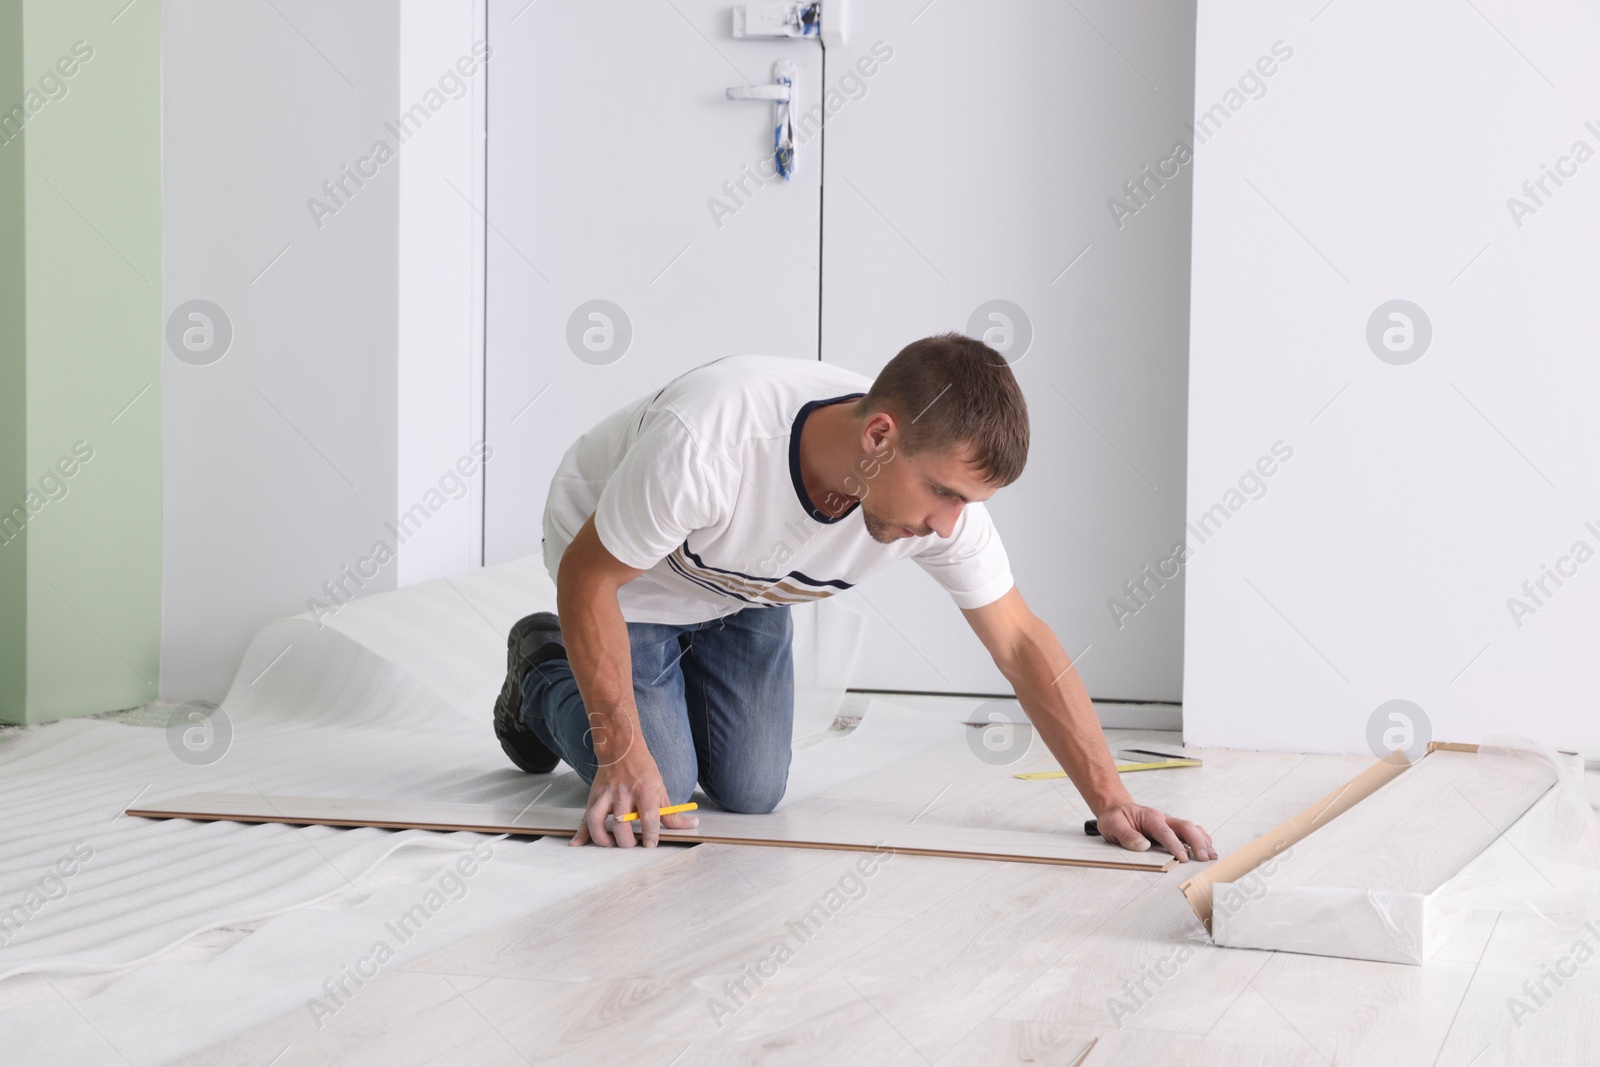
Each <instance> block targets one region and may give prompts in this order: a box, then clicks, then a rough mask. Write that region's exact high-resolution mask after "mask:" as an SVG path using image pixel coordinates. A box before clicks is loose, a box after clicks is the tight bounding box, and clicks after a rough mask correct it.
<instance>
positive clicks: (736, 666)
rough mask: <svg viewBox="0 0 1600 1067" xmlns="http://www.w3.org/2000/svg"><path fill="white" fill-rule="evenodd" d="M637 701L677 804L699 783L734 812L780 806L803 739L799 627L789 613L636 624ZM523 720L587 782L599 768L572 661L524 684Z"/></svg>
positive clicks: (538, 670)
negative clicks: (796, 655)
mask: <svg viewBox="0 0 1600 1067" xmlns="http://www.w3.org/2000/svg"><path fill="white" fill-rule="evenodd" d="M627 625H628V644H629V646H630V647H631V649H632V654H633V699H634V703H635V704H636V705H637V706H638V708H639V725H640V726H641V728H642V729H643V733H644V742H645V744H646V746H648V748H649V750H650V755H651V756H652V757H654V759H655V761H656V767H657V768H658V769H659V770H660V771H661V780H662V782H663V783H664V784H665V785H666V787H667V797H668V803H671V804H683V803H687V802H688V800H689V797H690V796H691V795H692V794H693V793H694V786H695V782H696V781H697V780H698V781H699V783H700V787H701V788H702V789H703V790H705V794H706V796H707V797H709V798H710V799H711V800H712V801H713V802H715V803H716V804H717V805H718V806H719V807H722V808H725V809H727V810H728V811H737V812H746V813H755V814H761V813H765V812H769V811H771V810H772V809H773V808H775V807H777V805H778V801H779V800H781V799H782V798H783V791H784V787H785V786H786V785H787V784H788V781H789V757H790V754H791V750H790V741H791V740H792V738H793V733H794V659H793V648H792V639H793V635H794V624H793V622H792V621H791V620H790V618H789V609H788V607H786V606H774V607H751V608H745V609H744V610H743V611H740V612H737V613H736V614H733V615H729V616H726V617H724V618H721V619H713V620H711V621H709V622H700V623H693V624H690V625H688V626H666V625H661V624H658V623H643V622H630V623H628V624H627ZM522 721H523V722H524V723H525V724H526V725H527V727H528V728H529V729H530V730H532V731H533V732H534V735H535V736H536V737H538V738H539V740H540V741H541V742H543V743H544V744H545V746H546V747H548V748H549V749H550V750H551V751H552V752H554V753H556V754H557V755H559V756H560V757H561V758H562V759H563V760H565V761H566V762H567V763H568V764H569V765H570V766H571V767H572V768H573V769H574V770H576V771H577V772H578V774H579V776H581V777H582V778H583V780H584V781H585V782H591V783H592V782H593V781H594V776H595V772H596V771H597V770H598V769H599V764H598V762H597V760H596V758H595V754H594V743H593V740H592V735H591V733H590V729H589V717H588V714H587V713H586V712H585V710H584V707H583V698H582V697H581V696H580V695H579V693H578V682H577V680H576V679H575V678H574V677H573V676H572V667H571V666H570V665H569V664H568V663H567V661H566V660H565V659H553V660H549V661H547V662H545V663H541V664H539V665H538V666H536V667H533V668H532V669H530V670H529V671H528V673H527V674H526V675H525V676H524V677H523V679H522Z"/></svg>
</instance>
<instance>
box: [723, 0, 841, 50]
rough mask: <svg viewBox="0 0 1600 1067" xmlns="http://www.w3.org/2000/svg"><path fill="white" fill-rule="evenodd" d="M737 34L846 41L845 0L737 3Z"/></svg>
mask: <svg viewBox="0 0 1600 1067" xmlns="http://www.w3.org/2000/svg"><path fill="white" fill-rule="evenodd" d="M733 35H734V36H735V37H790V38H807V37H809V38H815V39H819V40H821V41H822V43H823V44H824V45H842V44H844V41H845V0H805V2H785V0H764V2H761V3H754V4H735V5H734V8H733Z"/></svg>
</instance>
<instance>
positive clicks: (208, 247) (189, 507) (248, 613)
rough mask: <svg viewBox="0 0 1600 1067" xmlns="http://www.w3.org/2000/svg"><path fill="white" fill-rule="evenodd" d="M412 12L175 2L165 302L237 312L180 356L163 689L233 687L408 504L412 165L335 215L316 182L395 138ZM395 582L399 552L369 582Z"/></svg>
mask: <svg viewBox="0 0 1600 1067" xmlns="http://www.w3.org/2000/svg"><path fill="white" fill-rule="evenodd" d="M399 15H400V11H399V6H398V4H397V3H396V2H395V0H353V2H350V3H343V4H337V5H328V4H318V3H314V2H311V0H275V3H274V4H270V5H269V4H255V3H250V4H243V3H227V4H220V3H212V2H207V0H165V3H164V4H163V6H162V22H163V26H162V34H163V71H164V73H163V78H164V86H163V89H164V102H163V111H164V130H163V151H164V155H165V160H164V172H165V176H164V183H165V219H164V238H165V243H166V251H165V267H164V278H165V281H164V288H165V293H166V306H167V308H168V309H169V312H170V309H172V308H175V307H177V306H178V305H180V304H182V303H184V302H185V301H188V300H191V299H196V298H201V299H206V300H210V301H212V302H214V303H215V304H217V305H218V306H220V307H221V308H222V309H223V311H224V312H225V314H226V315H227V317H228V318H229V319H230V320H231V322H232V326H233V331H234V336H233V341H232V345H231V347H230V348H229V350H228V351H227V352H226V354H225V355H223V356H222V358H221V359H220V360H217V361H216V362H213V363H211V364H209V365H205V366H195V365H191V364H188V363H184V362H180V361H179V360H178V359H177V358H176V357H174V356H173V355H172V354H171V352H168V353H167V355H166V356H165V364H164V372H163V377H162V389H163V397H162V399H163V415H162V420H163V433H164V437H165V442H164V477H165V506H164V523H165V530H164V542H165V548H164V553H163V555H164V568H165V574H164V582H163V585H164V591H163V609H164V619H163V634H162V672H161V683H162V684H161V690H162V694H163V696H166V697H169V698H174V699H191V698H210V699H220V697H221V696H222V695H223V693H224V692H225V690H226V688H227V685H228V683H229V681H230V680H231V679H232V677H233V673H234V671H235V669H236V668H237V666H238V663H239V660H240V658H241V656H242V655H243V652H244V649H245V646H246V644H247V643H248V641H249V640H250V638H251V637H252V636H253V635H254V634H255V632H256V631H257V629H258V628H259V627H260V626H261V625H262V624H263V623H265V622H267V621H269V620H271V619H273V618H276V617H279V616H283V615H289V614H293V613H295V612H300V611H304V610H306V602H307V600H308V599H309V598H312V597H319V598H322V599H325V600H326V599H328V597H327V594H325V593H324V592H323V591H322V583H323V582H325V581H333V580H335V579H339V578H341V577H342V571H343V568H344V567H346V566H350V567H355V566H359V563H360V560H361V558H362V557H363V556H366V555H367V554H368V552H369V551H370V550H371V548H372V546H373V545H374V543H375V542H377V541H379V540H381V539H384V538H385V537H386V536H387V532H386V530H385V528H384V524H385V523H387V522H389V521H391V520H392V519H393V518H394V517H395V510H396V509H395V501H396V498H397V490H398V487H397V472H396V450H395V441H396V438H397V435H398V433H399V428H398V426H397V422H396V410H397V409H396V396H397V376H396V355H395V350H396V321H397V285H396V279H397V269H398V268H397V262H398V257H397V231H398V225H397V222H398V204H399V183H398V180H397V179H398V175H397V173H396V168H395V165H394V163H389V164H387V165H384V166H382V167H379V168H378V173H377V174H376V176H375V177H373V178H371V179H369V180H367V181H366V184H365V185H364V186H363V187H359V188H357V187H356V186H354V184H353V183H350V182H348V180H347V188H349V189H351V190H352V192H353V195H351V196H350V197H348V198H341V199H345V205H344V206H343V207H342V208H340V209H339V210H338V211H337V213H336V214H333V215H331V216H324V217H322V218H321V219H320V222H321V225H320V227H319V226H318V224H317V221H314V220H313V218H312V213H311V211H310V210H309V209H308V207H307V201H308V199H310V198H312V197H319V198H324V199H326V197H325V194H324V193H323V191H322V189H321V186H322V184H323V182H324V181H329V180H332V179H335V178H338V177H340V176H341V167H342V166H345V165H349V166H356V165H358V161H359V159H360V158H361V157H363V156H364V155H366V154H367V153H368V152H369V151H370V150H371V146H372V145H373V142H375V141H377V140H380V139H385V140H390V141H392V140H393V139H394V138H393V136H392V135H390V134H388V133H387V131H386V130H385V128H384V124H385V123H387V122H389V121H391V120H393V119H394V118H395V117H396V110H397V108H396V102H397V100H398V98H399V75H400V70H399V57H400V43H399V27H400V17H399ZM394 585H395V569H394V566H393V564H392V563H391V564H389V565H387V566H384V567H382V568H380V569H379V571H378V572H377V574H376V575H375V576H374V577H373V578H371V579H370V580H367V581H366V583H365V586H366V588H365V591H367V592H374V591H379V590H382V589H392V588H394ZM346 588H347V589H351V590H354V589H355V585H354V583H353V582H351V581H349V580H348V579H346ZM287 655H293V650H292V649H291V650H290V651H289V652H288V653H287Z"/></svg>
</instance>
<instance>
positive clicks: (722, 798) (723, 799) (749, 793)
mask: <svg viewBox="0 0 1600 1067" xmlns="http://www.w3.org/2000/svg"><path fill="white" fill-rule="evenodd" d="M702 784H703V783H702ZM788 784H789V776H788V775H787V774H782V775H779V776H777V777H776V778H768V779H765V780H762V779H751V780H748V781H742V782H718V783H717V784H716V787H715V788H712V787H710V786H707V787H706V795H707V796H708V797H710V798H711V799H712V800H713V801H715V802H716V804H717V806H718V807H720V808H723V809H725V810H727V811H731V812H735V813H737V814H739V815H766V814H768V813H770V812H771V811H772V810H773V809H774V808H776V807H777V806H778V802H779V801H780V800H782V799H783V794H784V791H785V789H786V788H787V787H788Z"/></svg>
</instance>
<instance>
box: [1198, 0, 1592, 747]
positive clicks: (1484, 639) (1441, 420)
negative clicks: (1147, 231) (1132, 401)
mask: <svg viewBox="0 0 1600 1067" xmlns="http://www.w3.org/2000/svg"><path fill="white" fill-rule="evenodd" d="M1280 40H1281V41H1283V42H1284V44H1285V46H1286V47H1288V48H1292V49H1293V56H1292V58H1291V59H1289V60H1288V61H1287V62H1283V63H1281V64H1280V65H1279V66H1278V68H1277V69H1276V73H1275V74H1274V75H1273V77H1272V78H1271V79H1270V81H1268V82H1267V83H1266V84H1267V85H1268V86H1269V91H1268V92H1267V93H1266V95H1265V96H1263V97H1261V98H1260V99H1253V100H1247V101H1244V102H1243V103H1242V106H1241V107H1239V108H1238V110H1237V111H1234V112H1229V113H1228V114H1227V117H1226V121H1225V124H1224V125H1223V126H1222V127H1221V129H1220V130H1219V131H1217V132H1216V134H1215V136H1213V137H1212V138H1211V139H1210V140H1209V141H1207V142H1206V143H1205V144H1204V145H1202V146H1200V147H1199V149H1198V152H1197V159H1196V164H1195V193H1194V202H1195V206H1194V216H1195V225H1194V269H1193V293H1192V325H1191V336H1192V349H1191V366H1190V411H1189V503H1188V514H1189V516H1190V518H1191V519H1197V518H1198V517H1199V516H1200V515H1201V514H1202V512H1204V511H1205V510H1206V509H1208V508H1210V507H1211V506H1212V505H1213V504H1217V503H1221V504H1223V506H1224V509H1225V510H1224V511H1223V512H1222V513H1220V514H1219V515H1218V518H1219V519H1221V520H1222V526H1221V529H1220V531H1216V532H1215V533H1214V536H1212V537H1211V538H1210V539H1209V540H1206V541H1204V542H1203V543H1202V542H1201V541H1200V539H1199V538H1198V537H1194V538H1192V540H1191V545H1193V546H1194V548H1195V551H1194V554H1193V556H1192V558H1191V560H1190V562H1189V564H1188V568H1189V586H1188V597H1189V601H1188V612H1187V618H1186V623H1187V625H1186V629H1185V635H1186V639H1187V648H1186V656H1185V663H1186V667H1185V676H1184V699H1185V707H1184V732H1185V739H1186V740H1187V741H1188V742H1189V743H1196V744H1205V745H1232V746H1240V747H1260V748H1271V749H1288V750H1299V751H1313V750H1335V751H1345V752H1365V751H1367V750H1368V747H1369V740H1368V730H1369V723H1371V722H1372V720H1373V716H1374V713H1375V712H1376V710H1377V709H1378V708H1379V706H1380V705H1382V704H1384V703H1385V702H1387V701H1390V700H1406V701H1410V702H1412V703H1413V704H1414V705H1416V707H1417V708H1420V714H1418V713H1416V712H1412V713H1411V714H1410V716H1409V718H1410V719H1411V720H1412V721H1413V722H1414V724H1415V726H1416V728H1417V729H1416V736H1415V740H1416V741H1422V740H1426V739H1427V737H1428V736H1431V737H1434V738H1441V739H1445V740H1455V741H1469V742H1470V741H1477V740H1479V739H1480V738H1481V737H1483V736H1484V735H1486V734H1490V733H1499V732H1504V733H1519V734H1529V735H1533V736H1535V737H1538V738H1541V739H1543V740H1545V741H1547V742H1551V743H1556V744H1561V745H1566V746H1583V747H1585V748H1587V749H1590V750H1593V749H1597V748H1600V720H1597V718H1596V716H1595V715H1594V704H1595V693H1596V682H1597V681H1600V678H1597V674H1600V660H1597V658H1596V657H1595V655H1594V649H1595V647H1596V643H1597V639H1600V563H1597V562H1594V560H1592V559H1589V560H1588V562H1586V563H1584V564H1583V565H1578V564H1577V563H1576V562H1575V561H1569V562H1567V563H1565V564H1562V565H1563V566H1565V567H1566V568H1567V569H1568V570H1569V571H1572V572H1573V573H1572V574H1571V575H1570V576H1569V577H1567V578H1564V579H1562V581H1563V582H1564V584H1563V585H1561V586H1559V587H1557V586H1556V585H1555V584H1554V583H1553V582H1550V581H1549V580H1546V588H1547V590H1548V593H1547V594H1539V601H1541V602H1542V605H1539V604H1536V603H1535V601H1534V600H1533V598H1532V597H1530V596H1528V595H1527V594H1526V593H1524V592H1523V589H1522V586H1523V582H1524V581H1527V580H1534V579H1538V578H1540V577H1541V575H1542V573H1543V567H1544V566H1545V565H1547V564H1548V565H1551V566H1555V565H1557V564H1558V562H1560V561H1561V560H1562V558H1563V557H1567V556H1569V555H1570V554H1571V553H1572V551H1573V548H1574V546H1575V545H1577V544H1578V543H1579V542H1582V543H1584V544H1585V545H1586V546H1587V547H1586V549H1584V550H1581V551H1582V553H1583V554H1585V558H1586V559H1588V554H1592V553H1593V552H1595V551H1596V550H1600V533H1597V532H1596V529H1594V528H1591V527H1589V526H1587V525H1586V523H1587V522H1590V521H1594V522H1595V526H1596V527H1600V469H1597V467H1596V465H1595V463H1594V455H1595V451H1594V446H1593V430H1592V426H1593V422H1594V417H1595V410H1594V409H1595V398H1596V397H1597V396H1600V369H1597V365H1596V362H1595V360H1594V352H1595V345H1596V340H1597V333H1600V327H1597V322H1596V319H1595V315H1594V294H1595V292H1596V290H1597V287H1600V285H1597V283H1600V261H1597V260H1596V258H1595V256H1594V237H1593V234H1594V233H1595V231H1596V226H1597V223H1600V161H1596V160H1595V159H1593V158H1590V157H1592V156H1593V154H1594V153H1595V152H1596V151H1600V68H1597V67H1596V65H1595V64H1594V62H1593V56H1594V54H1595V52H1596V48H1597V46H1600V12H1596V10H1595V9H1594V7H1593V6H1592V5H1585V4H1579V3H1567V2H1559V3H1556V2H1551V3H1540V4H1536V5H1527V4H1516V3H1512V2H1511V0H1475V2H1474V3H1472V4H1461V3H1457V2H1454V0H1449V2H1447V0H1415V2H1412V3H1406V4H1394V3H1384V2H1380V0H1339V2H1337V3H1334V4H1332V5H1327V6H1325V5H1324V3H1323V2H1322V0H1307V2H1303V3H1295V4H1293V5H1284V4H1282V3H1267V2H1264V0H1250V2H1242V0H1228V2H1227V3H1218V2H1215V0H1202V3H1201V5H1200V17H1199V27H1198V61H1197V64H1196V77H1195V84H1196V94H1195V95H1196V110H1197V112H1200V111H1203V110H1204V109H1206V108H1208V107H1209V105H1210V104H1211V103H1212V102H1214V101H1221V100H1223V99H1224V94H1225V93H1226V91H1227V90H1228V89H1229V87H1230V86H1233V85H1235V84H1236V82H1237V79H1238V78H1239V76H1240V74H1241V72H1243V71H1245V70H1246V69H1247V68H1249V67H1250V66H1251V65H1252V64H1254V63H1255V62H1256V60H1257V58H1258V57H1260V56H1263V55H1268V54H1269V53H1270V49H1271V47H1272V45H1273V43H1274V42H1276V41H1280ZM1588 120H1595V125H1594V126H1592V127H1591V126H1586V125H1585V123H1586V121H1588ZM1580 141H1581V142H1583V143H1584V144H1585V145H1586V148H1585V149H1584V150H1583V152H1584V154H1585V158H1586V159H1587V160H1588V162H1586V163H1584V164H1583V165H1582V166H1577V167H1575V168H1574V165H1573V163H1572V162H1571V161H1569V162H1568V163H1566V164H1562V166H1563V167H1565V169H1567V170H1569V171H1574V170H1575V173H1572V174H1571V176H1569V177H1567V178H1565V179H1563V180H1564V182H1565V184H1564V185H1562V186H1560V187H1557V186H1556V185H1555V184H1554V183H1552V182H1549V181H1548V180H1547V182H1546V188H1547V190H1548V194H1549V195H1545V194H1540V197H1539V199H1540V201H1542V206H1537V210H1536V212H1535V213H1533V214H1527V215H1523V216H1522V217H1521V218H1520V219H1517V218H1515V217H1514V215H1513V211H1512V210H1511V208H1510V207H1508V198H1512V197H1518V198H1521V199H1523V200H1525V201H1528V202H1529V203H1530V205H1532V200H1531V198H1530V197H1528V195H1527V194H1526V193H1524V192H1523V189H1522V187H1523V183H1524V182H1525V181H1528V180H1530V179H1537V178H1539V177H1540V176H1541V174H1542V173H1543V168H1544V167H1545V166H1546V165H1549V166H1551V167H1555V166H1557V165H1558V163H1559V162H1560V160H1561V159H1562V158H1563V157H1566V156H1568V155H1569V153H1571V152H1572V150H1573V146H1574V145H1575V143H1576V142H1580ZM1396 299H1404V300H1408V301H1411V302H1413V303H1414V304H1416V305H1418V306H1419V307H1420V308H1421V309H1422V310H1423V312H1424V313H1425V315H1426V317H1427V319H1428V320H1429V321H1430V322H1431V328H1432V339H1431V343H1430V344H1429V346H1428V347H1427V349H1426V351H1425V352H1422V354H1421V355H1420V358H1416V359H1415V360H1414V361H1412V362H1409V363H1401V364H1397V363H1393V362H1388V361H1385V360H1384V359H1380V358H1379V356H1378V355H1375V354H1374V350H1373V349H1372V348H1370V347H1369V344H1368V340H1367V326H1368V320H1369V318H1370V317H1371V316H1372V315H1373V314H1374V312H1375V311H1377V310H1378V309H1379V308H1380V306H1381V305H1383V304H1385V303H1386V302H1388V301H1391V300H1396ZM1415 318H1416V316H1413V319H1415ZM1395 340H1396V341H1397V342H1398V341H1400V340H1402V338H1399V337H1396V339H1395ZM1380 350H1382V351H1384V352H1385V353H1386V354H1387V350H1383V349H1382V346H1381V343H1380ZM1417 351H1418V349H1416V348H1413V349H1412V350H1411V351H1410V352H1409V353H1401V354H1397V355H1393V356H1391V358H1402V357H1403V356H1406V355H1414V354H1415V353H1416V352H1417ZM1278 441H1282V442H1284V447H1286V448H1292V449H1293V455H1292V458H1290V459H1289V460H1288V461H1287V462H1283V463H1281V464H1280V465H1278V466H1277V467H1276V468H1275V473H1274V474H1273V475H1272V476H1271V478H1270V479H1266V480H1264V482H1263V484H1264V485H1265V486H1266V487H1267V489H1266V491H1265V495H1262V496H1260V498H1259V499H1246V498H1245V497H1244V495H1243V494H1240V496H1239V498H1238V499H1237V501H1234V502H1236V503H1237V504H1238V505H1239V506H1238V507H1237V508H1234V509H1228V505H1229V503H1230V501H1229V499H1228V496H1227V494H1228V491H1229V490H1230V488H1234V487H1236V486H1237V483H1238V480H1239V478H1240V476H1241V473H1242V472H1244V471H1246V470H1247V469H1248V468H1250V467H1251V466H1252V465H1253V464H1254V463H1255V462H1256V461H1257V459H1258V457H1261V456H1265V455H1268V454H1269V452H1270V449H1271V448H1272V446H1273V445H1274V443H1275V442H1278ZM1251 488H1253V484H1252V485H1251ZM1512 597H1517V598H1519V599H1522V600H1524V601H1525V602H1527V603H1528V604H1529V606H1533V607H1536V608H1537V610H1536V612H1535V613H1533V614H1528V615H1525V616H1522V617H1520V618H1515V617H1514V616H1513V612H1512V610H1511V608H1510V607H1508V601H1509V599H1510V598H1512ZM1384 720H1385V721H1384V722H1383V723H1382V725H1383V726H1384V727H1388V726H1390V725H1394V724H1392V723H1390V722H1388V721H1387V713H1385V716H1384ZM1381 732H1382V731H1381V729H1380V730H1379V731H1378V733H1379V735H1380V736H1381ZM1394 739H1395V740H1400V741H1404V738H1403V737H1402V736H1400V735H1396V737H1395V738H1394Z"/></svg>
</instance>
